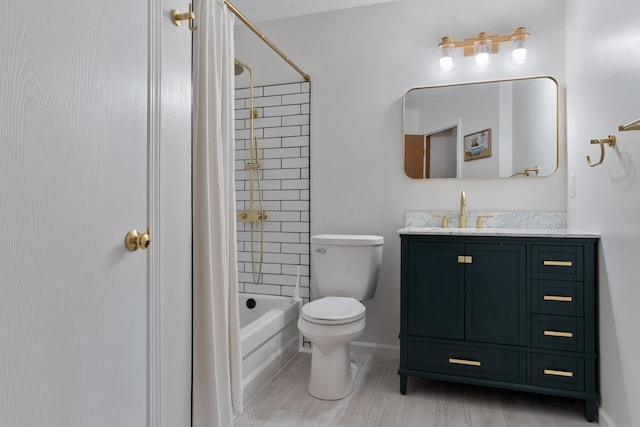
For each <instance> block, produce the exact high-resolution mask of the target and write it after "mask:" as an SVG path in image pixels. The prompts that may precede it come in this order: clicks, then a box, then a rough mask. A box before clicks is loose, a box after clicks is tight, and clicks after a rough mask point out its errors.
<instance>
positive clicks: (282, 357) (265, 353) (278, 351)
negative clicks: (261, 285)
mask: <svg viewBox="0 0 640 427" xmlns="http://www.w3.org/2000/svg"><path fill="white" fill-rule="evenodd" d="M250 299H251V300H253V301H254V302H255V307H254V308H248V307H247V302H248V301H249V300H250ZM238 300H239V303H240V345H241V349H242V386H243V392H242V397H243V401H244V404H245V405H246V404H247V403H248V402H249V401H250V400H251V399H252V398H253V397H254V396H255V395H256V394H257V393H258V392H259V391H260V390H261V389H262V388H263V387H264V386H265V385H266V384H267V383H268V382H269V381H270V380H271V379H272V378H273V377H274V376H275V375H276V374H277V373H278V372H280V370H281V369H282V368H284V367H285V366H286V364H287V363H289V361H290V360H291V359H292V358H293V356H295V355H296V354H297V353H298V351H300V348H301V344H302V342H301V339H300V335H299V333H298V323H297V322H298V315H299V313H300V305H301V303H302V302H301V300H298V301H295V300H293V298H290V297H277V296H271V295H258V294H239V296H238Z"/></svg>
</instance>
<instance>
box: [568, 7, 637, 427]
mask: <svg viewBox="0 0 640 427" xmlns="http://www.w3.org/2000/svg"><path fill="white" fill-rule="evenodd" d="M566 13H567V40H566V43H567V59H566V61H567V65H566V66H567V82H568V84H567V129H568V132H567V137H568V153H569V162H568V170H569V174H575V180H576V197H575V198H574V199H572V198H570V199H569V200H568V222H569V225H570V226H573V227H578V228H583V229H589V230H596V231H600V232H601V233H602V239H601V244H600V254H599V266H598V268H599V281H600V307H599V308H600V370H601V371H600V390H601V395H602V403H601V404H602V408H603V409H604V410H605V412H606V413H607V414H608V415H609V416H610V418H611V419H612V420H613V422H614V423H615V425H617V426H618V427H631V426H638V425H640V406H638V402H640V364H638V360H639V359H640V335H639V334H638V325H640V310H638V305H639V304H640V282H639V280H638V257H639V255H640V246H639V243H638V242H639V241H640V225H639V224H638V220H639V218H640V181H639V177H638V170H639V168H640V132H639V131H633V132H618V131H617V129H618V125H621V124H625V123H628V122H631V121H633V120H637V119H640V103H639V102H638V95H639V94H640V72H639V70H640V55H639V54H638V52H640V26H639V25H638V24H639V21H638V17H639V16H640V2H638V1H637V0H614V1H611V2H602V1H599V0H568V1H567V11H566ZM594 29H597V30H596V31H594ZM610 133H615V134H616V135H617V137H618V142H617V145H616V147H615V149H610V148H606V149H605V156H606V157H605V161H604V164H602V165H601V166H598V167H595V168H590V167H588V166H587V163H586V160H585V155H587V154H589V155H591V157H592V159H593V160H597V159H598V158H599V155H600V150H599V148H597V147H596V146H593V145H590V144H589V140H590V139H591V138H600V137H606V136H607V135H609V134H610Z"/></svg>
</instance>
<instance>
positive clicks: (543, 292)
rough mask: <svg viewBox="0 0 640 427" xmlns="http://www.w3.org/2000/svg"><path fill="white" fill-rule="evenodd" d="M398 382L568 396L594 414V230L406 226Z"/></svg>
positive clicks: (591, 417) (590, 416)
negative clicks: (433, 382)
mask: <svg viewBox="0 0 640 427" xmlns="http://www.w3.org/2000/svg"><path fill="white" fill-rule="evenodd" d="M398 232H399V234H400V237H401V241H402V265H401V274H402V277H401V326H400V328H401V329H400V369H399V372H398V373H399V375H400V392H401V393H402V394H405V393H406V392H407V379H408V377H409V376H415V377H423V378H430V379H436V380H444V381H455V382H461V383H468V384H475V385H485V386H490V387H499V388H506V389H512V390H520V391H528V392H535V393H544V394H549V395H556V396H566V397H572V398H577V399H582V400H584V401H585V417H586V418H587V419H588V420H589V421H593V420H595V419H596V408H597V400H598V393H597V354H598V344H597V328H596V324H597V318H596V307H597V297H596V295H597V294H596V267H595V266H596V262H597V257H596V245H597V240H598V236H597V235H595V234H590V233H576V232H571V231H567V230H542V231H539V230H538V231H537V230H502V229H497V230H488V229H483V230H477V229H440V228H421V227H406V228H403V229H401V230H399V231H398Z"/></svg>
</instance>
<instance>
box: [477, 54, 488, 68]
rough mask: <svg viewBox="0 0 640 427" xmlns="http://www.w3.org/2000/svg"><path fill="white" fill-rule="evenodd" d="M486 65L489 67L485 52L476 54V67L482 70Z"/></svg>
mask: <svg viewBox="0 0 640 427" xmlns="http://www.w3.org/2000/svg"><path fill="white" fill-rule="evenodd" d="M487 65H489V54H488V53H487V52H481V53H478V54H476V66H477V67H480V68H484V67H486V66H487Z"/></svg>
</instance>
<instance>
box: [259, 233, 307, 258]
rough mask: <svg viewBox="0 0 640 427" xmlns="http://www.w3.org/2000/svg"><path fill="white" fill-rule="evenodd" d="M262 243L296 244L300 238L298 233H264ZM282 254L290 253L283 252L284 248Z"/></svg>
mask: <svg viewBox="0 0 640 427" xmlns="http://www.w3.org/2000/svg"><path fill="white" fill-rule="evenodd" d="M264 241H265V242H280V243H283V246H284V243H298V242H299V241H300V236H299V235H298V233H282V232H280V233H271V232H266V231H265V233H264ZM282 251H283V253H290V251H285V250H284V247H283V248H282ZM294 253H295V252H294Z"/></svg>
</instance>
